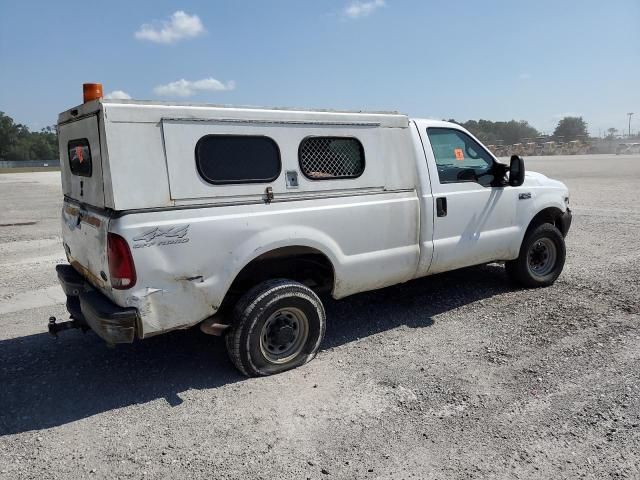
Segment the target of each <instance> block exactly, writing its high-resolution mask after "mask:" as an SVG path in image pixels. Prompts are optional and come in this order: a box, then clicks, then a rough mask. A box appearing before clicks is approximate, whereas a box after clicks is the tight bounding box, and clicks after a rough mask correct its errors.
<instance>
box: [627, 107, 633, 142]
mask: <svg viewBox="0 0 640 480" xmlns="http://www.w3.org/2000/svg"><path fill="white" fill-rule="evenodd" d="M627 115H629V138H631V115H633V112H629V113H627Z"/></svg>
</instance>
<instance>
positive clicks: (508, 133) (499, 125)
mask: <svg viewBox="0 0 640 480" xmlns="http://www.w3.org/2000/svg"><path fill="white" fill-rule="evenodd" d="M449 121H450V122H455V123H458V124H459V125H462V126H463V127H464V128H466V129H467V130H469V131H470V132H471V133H472V134H473V135H475V136H476V137H478V139H479V140H480V141H481V142H482V143H484V144H486V145H492V144H496V142H497V141H498V140H502V142H503V144H504V145H511V144H514V143H522V142H523V141H524V139H525V138H526V139H535V138H536V137H538V136H539V135H540V132H538V130H536V129H535V128H533V127H532V126H531V125H529V122H527V121H525V120H519V121H518V120H510V121H508V122H492V121H491V120H482V119H481V120H469V121H467V122H464V123H460V122H456V121H455V120H449Z"/></svg>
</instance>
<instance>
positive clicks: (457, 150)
mask: <svg viewBox="0 0 640 480" xmlns="http://www.w3.org/2000/svg"><path fill="white" fill-rule="evenodd" d="M453 153H454V154H455V155H456V160H464V153H463V152H462V149H461V148H454V149H453Z"/></svg>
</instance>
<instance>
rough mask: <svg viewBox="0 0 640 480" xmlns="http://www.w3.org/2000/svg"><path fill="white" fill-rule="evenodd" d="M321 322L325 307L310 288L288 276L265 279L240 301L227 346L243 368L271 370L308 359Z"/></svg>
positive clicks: (252, 372)
mask: <svg viewBox="0 0 640 480" xmlns="http://www.w3.org/2000/svg"><path fill="white" fill-rule="evenodd" d="M325 328H326V317H325V312H324V307H323V306H322V302H321V301H320V299H319V298H318V296H317V295H316V294H315V293H314V292H313V291H312V290H311V289H309V288H308V287H306V286H304V285H302V284H301V283H298V282H294V281H290V280H285V279H278V280H269V281H266V282H263V283H261V284H259V285H257V286H256V287H254V288H252V289H251V290H250V291H248V292H247V293H246V294H245V295H244V296H243V297H242V298H241V299H240V300H239V301H238V303H237V305H236V307H235V310H234V323H233V325H232V328H231V331H230V332H229V333H228V334H227V336H226V344H227V351H228V353H229V357H230V358H231V361H232V362H233V363H234V365H235V366H236V367H237V368H238V369H239V370H240V371H241V372H242V373H243V374H245V375H247V376H250V377H255V376H263V375H272V374H274V373H280V372H283V371H285V370H289V369H292V368H295V367H298V366H300V365H303V364H305V363H307V362H309V361H310V360H312V359H313V358H314V357H315V356H316V353H317V352H318V348H319V347H320V343H321V342H322V339H323V338H324V332H325Z"/></svg>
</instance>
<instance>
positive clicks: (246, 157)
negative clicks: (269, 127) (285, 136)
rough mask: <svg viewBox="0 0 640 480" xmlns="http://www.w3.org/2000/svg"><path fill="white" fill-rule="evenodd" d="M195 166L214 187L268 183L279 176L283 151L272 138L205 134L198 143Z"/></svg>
mask: <svg viewBox="0 0 640 480" xmlns="http://www.w3.org/2000/svg"><path fill="white" fill-rule="evenodd" d="M196 165H197V167H198V173H200V176H202V178H203V179H204V180H206V181H207V182H209V183H212V184H214V185H226V184H230V183H266V182H271V181H273V180H275V179H276V178H278V176H279V175H280V169H281V162H280V150H279V149H278V145H277V144H276V142H274V141H273V139H271V138H269V137H263V136H245V135H206V136H204V137H202V138H201V139H200V140H198V143H197V144H196Z"/></svg>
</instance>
